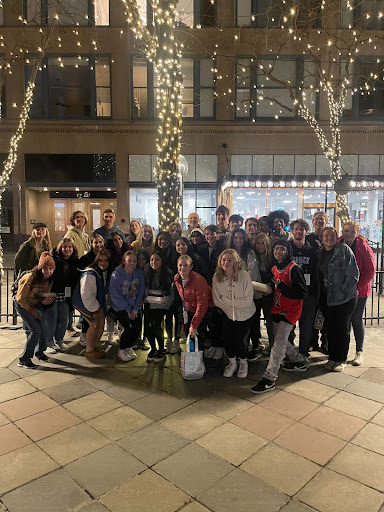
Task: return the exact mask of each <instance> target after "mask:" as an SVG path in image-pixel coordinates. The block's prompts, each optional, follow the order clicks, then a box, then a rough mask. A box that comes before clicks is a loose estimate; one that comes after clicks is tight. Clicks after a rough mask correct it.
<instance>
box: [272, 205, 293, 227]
mask: <svg viewBox="0 0 384 512" xmlns="http://www.w3.org/2000/svg"><path fill="white" fill-rule="evenodd" d="M275 219H283V221H284V225H285V226H288V224H289V215H288V213H287V212H286V211H285V210H274V211H273V212H269V214H268V224H269V227H270V228H271V229H273V223H274V221H275Z"/></svg>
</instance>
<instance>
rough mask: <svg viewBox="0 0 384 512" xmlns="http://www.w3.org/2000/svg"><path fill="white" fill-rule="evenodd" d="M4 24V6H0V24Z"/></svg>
mask: <svg viewBox="0 0 384 512" xmlns="http://www.w3.org/2000/svg"><path fill="white" fill-rule="evenodd" d="M3 25H4V6H2V7H0V26H3Z"/></svg>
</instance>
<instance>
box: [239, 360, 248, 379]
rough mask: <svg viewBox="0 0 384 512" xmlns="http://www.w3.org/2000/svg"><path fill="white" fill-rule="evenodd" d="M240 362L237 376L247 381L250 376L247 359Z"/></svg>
mask: <svg viewBox="0 0 384 512" xmlns="http://www.w3.org/2000/svg"><path fill="white" fill-rule="evenodd" d="M239 362H240V364H239V369H238V371H237V376H238V377H239V379H245V378H246V377H247V376H248V361H247V360H246V359H240V360H239Z"/></svg>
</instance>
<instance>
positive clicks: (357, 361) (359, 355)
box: [351, 352, 364, 366]
mask: <svg viewBox="0 0 384 512" xmlns="http://www.w3.org/2000/svg"><path fill="white" fill-rule="evenodd" d="M363 363H364V354H363V352H356V355H355V358H354V359H353V361H351V364H353V366H361V365H362V364H363Z"/></svg>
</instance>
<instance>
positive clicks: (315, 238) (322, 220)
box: [306, 212, 328, 250]
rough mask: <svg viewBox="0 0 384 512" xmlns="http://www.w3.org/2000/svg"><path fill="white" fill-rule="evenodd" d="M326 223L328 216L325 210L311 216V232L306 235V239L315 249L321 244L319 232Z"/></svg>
mask: <svg viewBox="0 0 384 512" xmlns="http://www.w3.org/2000/svg"><path fill="white" fill-rule="evenodd" d="M327 223H328V216H327V214H326V213H325V212H316V213H315V214H314V216H313V217H312V226H313V232H312V233H310V234H309V235H307V237H306V241H307V242H308V243H309V244H310V245H311V247H313V248H314V249H316V250H317V249H319V248H320V246H321V241H320V234H321V231H322V230H323V229H324V228H325V226H326V225H327Z"/></svg>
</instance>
